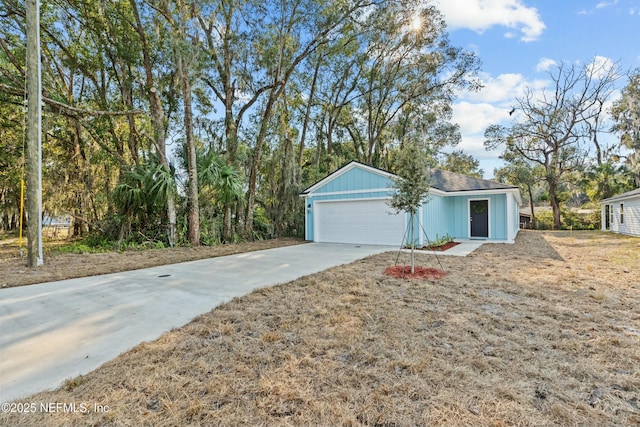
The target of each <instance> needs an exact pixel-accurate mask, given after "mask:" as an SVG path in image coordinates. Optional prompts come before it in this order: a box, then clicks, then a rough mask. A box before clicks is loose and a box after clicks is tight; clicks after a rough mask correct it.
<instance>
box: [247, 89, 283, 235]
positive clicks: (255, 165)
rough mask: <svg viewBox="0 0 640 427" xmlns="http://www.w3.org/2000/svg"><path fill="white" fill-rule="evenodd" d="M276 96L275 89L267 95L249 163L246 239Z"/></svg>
mask: <svg viewBox="0 0 640 427" xmlns="http://www.w3.org/2000/svg"><path fill="white" fill-rule="evenodd" d="M278 95H279V93H276V89H272V90H271V91H270V93H269V99H268V100H267V105H266V106H265V109H264V113H263V114H262V122H261V124H260V132H259V133H258V137H257V138H256V146H255V149H254V151H253V162H251V172H250V174H249V188H248V190H247V208H246V210H245V212H246V215H245V217H244V231H245V233H246V234H247V236H248V237H251V235H252V234H253V211H254V209H255V204H256V187H257V179H258V172H259V169H260V161H261V156H262V147H263V146H264V141H265V138H266V137H267V128H268V126H269V119H270V118H271V111H272V110H273V105H274V103H275V101H276V99H277V97H278Z"/></svg>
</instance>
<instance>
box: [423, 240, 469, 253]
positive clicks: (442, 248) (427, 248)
mask: <svg viewBox="0 0 640 427" xmlns="http://www.w3.org/2000/svg"><path fill="white" fill-rule="evenodd" d="M459 244H460V242H447V243H445V244H444V245H440V246H426V245H425V246H423V247H421V248H417V249H418V250H423V251H439V252H442V251H446V250H447V249H451V248H452V247H454V246H458V245H459Z"/></svg>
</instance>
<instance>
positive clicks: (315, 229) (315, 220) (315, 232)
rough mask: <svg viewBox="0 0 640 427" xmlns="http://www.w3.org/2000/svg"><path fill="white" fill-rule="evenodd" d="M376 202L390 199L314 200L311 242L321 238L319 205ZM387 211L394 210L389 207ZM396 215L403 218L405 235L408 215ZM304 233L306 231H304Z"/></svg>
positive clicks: (389, 198)
mask: <svg viewBox="0 0 640 427" xmlns="http://www.w3.org/2000/svg"><path fill="white" fill-rule="evenodd" d="M376 200H386V201H388V200H391V197H367V198H359V199H332V200H314V201H313V208H312V209H313V241H314V242H317V241H319V240H318V238H319V237H321V236H319V233H318V215H317V212H318V208H317V205H318V204H319V203H320V204H328V203H340V202H368V201H376ZM389 209H391V210H394V209H393V208H392V207H391V206H389ZM397 215H401V216H402V218H403V222H402V223H403V230H404V232H405V233H406V230H407V221H408V219H407V216H408V214H407V213H406V212H398V213H397ZM305 231H306V229H305Z"/></svg>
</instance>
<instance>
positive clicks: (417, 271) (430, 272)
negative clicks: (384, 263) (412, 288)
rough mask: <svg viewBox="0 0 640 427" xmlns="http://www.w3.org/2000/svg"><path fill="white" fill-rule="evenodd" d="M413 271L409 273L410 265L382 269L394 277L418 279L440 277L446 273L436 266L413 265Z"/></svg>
mask: <svg viewBox="0 0 640 427" xmlns="http://www.w3.org/2000/svg"><path fill="white" fill-rule="evenodd" d="M413 271H414V272H413V273H411V266H410V265H394V266H392V267H387V268H386V269H385V270H384V274H386V275H388V276H391V277H395V278H396V279H420V280H428V279H441V278H443V277H444V276H446V274H447V273H446V272H444V271H442V270H438V269H437V268H430V267H418V266H415V267H414V269H413Z"/></svg>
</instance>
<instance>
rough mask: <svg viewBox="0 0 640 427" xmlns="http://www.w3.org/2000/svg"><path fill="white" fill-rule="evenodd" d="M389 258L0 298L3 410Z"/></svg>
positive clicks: (114, 281) (263, 260)
mask: <svg viewBox="0 0 640 427" xmlns="http://www.w3.org/2000/svg"><path fill="white" fill-rule="evenodd" d="M389 250H397V248H393V247H389V246H369V245H362V246H358V245H348V244H331V243H309V244H304V245H297V246H288V247H284V248H277V249H268V250H263V251H257V252H249V253H244V254H237V255H230V256H225V257H219V258H212V259H206V260H199V261H191V262H185V263H180V264H172V265H166V266H161V267H152V268H145V269H141V270H135V271H128V272H123V273H114V274H107V275H102V276H94V277H87V278H81V279H70V280H63V281H59V282H50V283H43V284H40V285H32V286H23V287H18V288H8V289H0V331H1V332H0V402H7V401H10V400H14V399H18V398H20V397H24V396H28V395H30V394H33V393H35V392H38V391H41V390H45V389H51V388H56V387H58V386H60V385H61V384H62V383H63V382H64V380H65V379H68V378H73V377H75V376H77V375H80V374H86V373H88V372H90V371H92V370H94V369H95V368H97V367H99V366H100V365H102V364H103V363H104V362H106V361H108V360H111V359H113V358H114V357H115V356H117V355H118V354H120V353H122V352H123V351H125V350H128V349H130V348H132V347H134V346H136V345H137V344H139V343H141V342H143V341H150V340H155V339H156V338H158V337H159V336H160V335H161V334H162V333H164V332H166V331H169V330H170V329H172V328H175V327H179V326H182V325H184V324H186V323H188V322H189V321H190V320H191V319H193V318H194V317H196V316H198V315H200V314H202V313H206V312H208V311H210V310H211V309H212V308H214V307H216V306H217V305H219V304H222V303H224V302H226V301H229V300H231V299H233V298H234V297H237V296H241V295H245V294H247V293H250V292H251V291H253V290H254V289H256V288H260V287H264V286H269V285H274V284H277V283H283V282H288V281H291V280H294V279H297V278H298V277H301V276H304V275H307V274H312V273H316V272H318V271H322V270H325V269H327V268H329V267H332V266H335V265H340V264H346V263H350V262H353V261H355V260H357V259H360V258H364V257H366V256H369V255H372V254H376V253H380V252H384V251H389Z"/></svg>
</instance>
